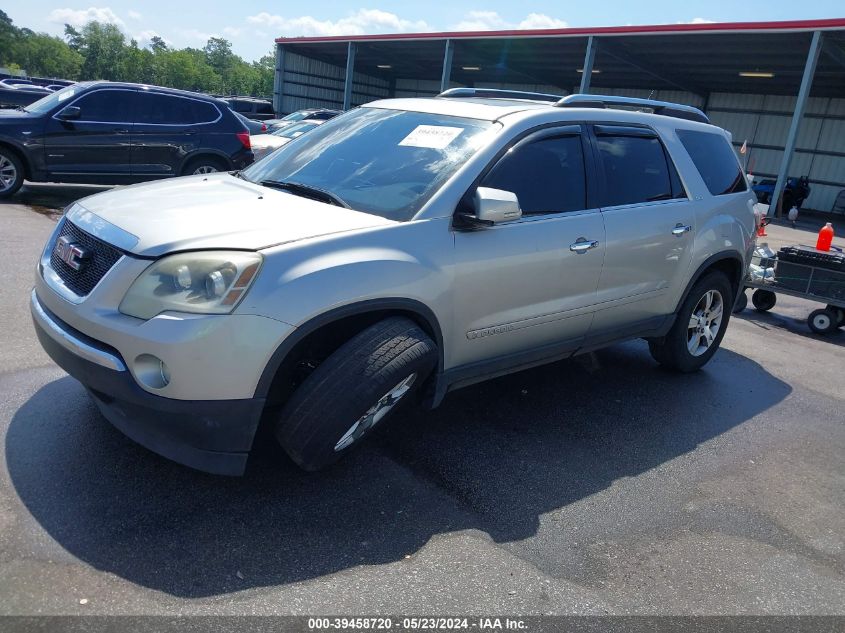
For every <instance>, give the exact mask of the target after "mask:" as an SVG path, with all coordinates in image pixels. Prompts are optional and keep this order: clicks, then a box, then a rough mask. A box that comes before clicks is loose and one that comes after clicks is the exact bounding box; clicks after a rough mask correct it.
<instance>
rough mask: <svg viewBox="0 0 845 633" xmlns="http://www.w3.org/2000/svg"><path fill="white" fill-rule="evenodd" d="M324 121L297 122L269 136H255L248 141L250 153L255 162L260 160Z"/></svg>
mask: <svg viewBox="0 0 845 633" xmlns="http://www.w3.org/2000/svg"><path fill="white" fill-rule="evenodd" d="M323 123H325V121H317V120H313V119H308V120H305V121H298V122H297V123H294V124H292V125H288V126H287V127H283V128H282V129H280V130H276V131H275V132H270V133H269V134H256V135H255V136H253V137H252V138H251V139H250V145H251V146H252V153H253V154H255V160H261V159H262V158H264V157H265V156H267V154H270V153H272V152H274V151H275V150H277V149H279V148H280V147H281V146H282V145H287V144H288V143H290V142H291V141H292V140H293V139H295V138H297V137H300V136H302V135H303V134H305V133H306V132H308V131H309V130H313V129H314V128H315V127H317V126H318V125H322V124H323Z"/></svg>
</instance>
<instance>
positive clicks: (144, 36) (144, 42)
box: [132, 29, 173, 48]
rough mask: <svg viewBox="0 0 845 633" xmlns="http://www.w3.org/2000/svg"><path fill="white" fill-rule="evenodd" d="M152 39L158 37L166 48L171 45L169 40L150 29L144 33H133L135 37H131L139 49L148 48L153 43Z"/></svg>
mask: <svg viewBox="0 0 845 633" xmlns="http://www.w3.org/2000/svg"><path fill="white" fill-rule="evenodd" d="M154 37H160V38H161V39H162V40H164V43H165V44H167V45H168V46H172V45H173V42H171V41H170V40H169V39H167V38H166V37H164V36H163V35H162V34H161V33H158V32H157V31H153V30H152V29H147V30H146V31H141V32H139V33H135V35H133V36H132V38H133V39H134V40H135V41H137V42H138V46H140V47H141V48H143V47H145V46H149V44H150V42H152V41H153V38H154Z"/></svg>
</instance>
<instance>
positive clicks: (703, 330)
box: [687, 290, 725, 356]
mask: <svg viewBox="0 0 845 633" xmlns="http://www.w3.org/2000/svg"><path fill="white" fill-rule="evenodd" d="M724 307H725V302H724V300H723V299H722V294H721V293H720V292H719V291H718V290H708V291H707V292H705V293H704V295H703V296H702V297H701V299H699V300H698V303H696V304H695V308H693V310H692V314H690V318H689V325H688V326H687V328H688V329H687V349H688V350H689V353H690V354H691V355H692V356H701V355H702V354H704V353H705V352H706V351H707V350H708V349H710V347H711V346H712V345H713V342H714V341H715V340H716V336H718V334H719V328H720V327H721V325H722V316H723V313H724Z"/></svg>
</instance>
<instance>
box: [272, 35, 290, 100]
mask: <svg viewBox="0 0 845 633" xmlns="http://www.w3.org/2000/svg"><path fill="white" fill-rule="evenodd" d="M273 68H274V71H273V112H275V113H276V114H287V113H286V112H285V110H284V108H283V105H284V104H283V103H282V101H283V100H284V94H285V48H284V46H282V45H281V44H276V63H275V65H274V67H273Z"/></svg>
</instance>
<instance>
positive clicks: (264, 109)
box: [256, 101, 273, 114]
mask: <svg viewBox="0 0 845 633" xmlns="http://www.w3.org/2000/svg"><path fill="white" fill-rule="evenodd" d="M256 111H257V112H258V113H259V114H273V105H272V104H270V103H264V102H263V101H261V102H259V103H258V108H257V109H256Z"/></svg>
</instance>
